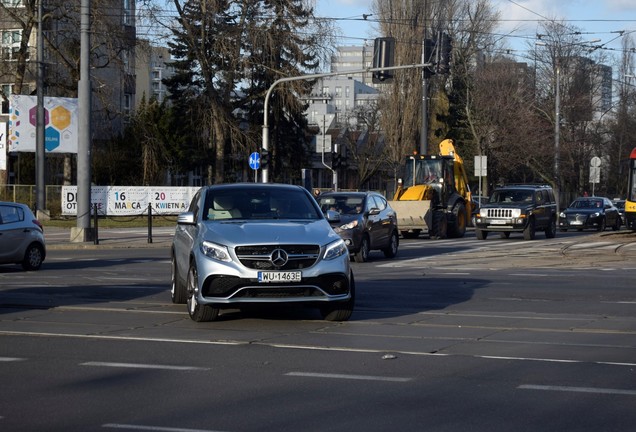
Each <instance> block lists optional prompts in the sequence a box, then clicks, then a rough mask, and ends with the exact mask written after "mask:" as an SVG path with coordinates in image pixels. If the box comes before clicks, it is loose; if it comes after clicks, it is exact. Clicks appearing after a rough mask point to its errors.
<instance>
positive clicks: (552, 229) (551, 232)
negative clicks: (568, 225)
mask: <svg viewBox="0 0 636 432" xmlns="http://www.w3.org/2000/svg"><path fill="white" fill-rule="evenodd" d="M556 232H557V227H556V219H550V223H549V224H548V227H547V228H546V229H545V238H555V237H556Z"/></svg>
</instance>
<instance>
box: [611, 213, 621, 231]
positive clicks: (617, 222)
mask: <svg viewBox="0 0 636 432" xmlns="http://www.w3.org/2000/svg"><path fill="white" fill-rule="evenodd" d="M622 224H623V222H622V221H621V218H620V217H618V216H617V217H616V222H614V226H613V227H612V231H618V230H619V229H621V225H622Z"/></svg>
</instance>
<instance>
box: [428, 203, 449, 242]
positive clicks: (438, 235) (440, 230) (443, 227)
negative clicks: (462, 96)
mask: <svg viewBox="0 0 636 432" xmlns="http://www.w3.org/2000/svg"><path fill="white" fill-rule="evenodd" d="M432 225H433V227H432V228H431V230H430V234H429V235H430V237H431V238H432V239H445V238H446V237H447V236H448V220H447V219H446V213H445V212H444V211H443V210H435V211H434V212H433V221H432Z"/></svg>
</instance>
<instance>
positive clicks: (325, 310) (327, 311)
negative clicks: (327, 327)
mask: <svg viewBox="0 0 636 432" xmlns="http://www.w3.org/2000/svg"><path fill="white" fill-rule="evenodd" d="M350 280H351V282H350V284H349V291H350V292H351V298H350V299H349V300H346V301H343V302H334V303H327V304H324V305H322V306H320V314H321V315H322V317H323V319H324V320H325V321H348V320H349V318H351V315H352V314H353V308H354V306H355V302H356V283H355V280H354V279H353V273H351V276H350Z"/></svg>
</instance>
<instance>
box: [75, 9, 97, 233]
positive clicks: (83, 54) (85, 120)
mask: <svg viewBox="0 0 636 432" xmlns="http://www.w3.org/2000/svg"><path fill="white" fill-rule="evenodd" d="M90 9H91V2H90V0H81V4H80V14H81V16H80V80H79V83H78V89H77V93H78V101H77V102H78V108H79V109H78V114H79V115H78V117H79V133H78V140H79V141H78V145H77V227H76V230H75V232H73V231H72V232H71V236H72V238H71V240H72V241H81V242H84V241H89V240H92V233H91V230H90V226H91V213H90V212H91V77H90V43H91V40H90Z"/></svg>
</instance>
